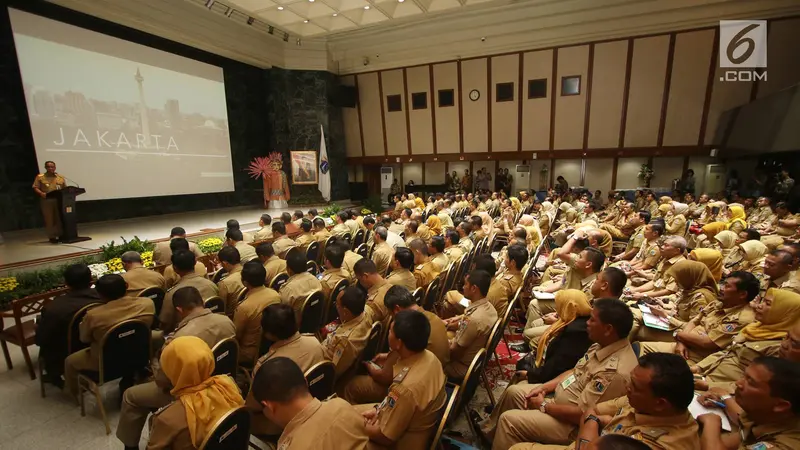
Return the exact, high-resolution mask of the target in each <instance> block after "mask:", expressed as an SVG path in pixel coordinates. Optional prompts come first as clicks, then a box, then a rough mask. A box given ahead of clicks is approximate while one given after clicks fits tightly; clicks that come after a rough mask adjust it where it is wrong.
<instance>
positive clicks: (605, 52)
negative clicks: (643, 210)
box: [588, 41, 628, 186]
mask: <svg viewBox="0 0 800 450" xmlns="http://www.w3.org/2000/svg"><path fill="white" fill-rule="evenodd" d="M627 56H628V41H614V42H608V43H605V44H597V45H595V47H594V67H593V69H592V70H593V73H592V108H591V111H589V146H588V147H589V148H611V147H616V146H617V145H618V143H619V123H620V120H621V118H622V98H623V95H624V92H625V62H626V59H627ZM609 186H610V184H609Z"/></svg>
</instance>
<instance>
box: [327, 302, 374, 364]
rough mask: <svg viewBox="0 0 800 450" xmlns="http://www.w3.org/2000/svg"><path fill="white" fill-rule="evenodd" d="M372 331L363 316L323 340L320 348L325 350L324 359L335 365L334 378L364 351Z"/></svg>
mask: <svg viewBox="0 0 800 450" xmlns="http://www.w3.org/2000/svg"><path fill="white" fill-rule="evenodd" d="M371 329H372V326H371V324H370V323H369V319H368V318H365V317H364V314H361V315H360V316H358V317H356V318H354V319H352V320H350V321H349V322H345V323H343V324H341V325H339V326H338V327H336V329H335V330H333V331H332V332H331V333H329V334H328V336H327V337H326V338H325V341H324V342H323V343H322V346H323V347H324V349H325V359H327V360H329V361H332V362H333V364H335V365H336V377H337V378H338V377H340V376H342V375H343V374H344V373H345V372H347V371H348V370H349V369H350V368H351V367H353V364H354V363H355V362H356V360H357V359H358V356H359V355H360V354H361V352H362V351H364V347H366V345H367V338H368V337H369V332H370V330H371Z"/></svg>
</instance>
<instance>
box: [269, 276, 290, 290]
mask: <svg viewBox="0 0 800 450" xmlns="http://www.w3.org/2000/svg"><path fill="white" fill-rule="evenodd" d="M288 279H289V274H288V273H286V272H281V273H279V274H277V275H275V276H274V277H272V280H270V282H269V287H270V288H272V289H274V290H275V291H280V290H281V286H283V285H284V283H286V281H287V280H288Z"/></svg>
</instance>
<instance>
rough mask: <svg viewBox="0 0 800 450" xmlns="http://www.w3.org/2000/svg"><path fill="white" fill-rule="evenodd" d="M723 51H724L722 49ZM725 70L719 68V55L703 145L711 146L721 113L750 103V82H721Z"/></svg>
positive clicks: (751, 87) (751, 84) (751, 86)
mask: <svg viewBox="0 0 800 450" xmlns="http://www.w3.org/2000/svg"><path fill="white" fill-rule="evenodd" d="M723 51H724V49H723ZM724 71H725V69H722V68H720V67H719V55H717V61H716V63H715V69H714V85H713V89H712V90H711V103H710V104H709V108H708V119H707V122H706V132H705V136H704V137H703V144H705V145H711V144H712V143H713V142H714V135H715V133H716V132H717V127H718V125H719V119H720V115H722V113H723V112H725V111H727V110H729V109H731V108H735V107H737V106H741V105H744V104H745V103H748V102H749V101H750V92H751V91H752V90H753V83H752V82H750V81H735V82H731V81H723V80H721V78H722V76H723V73H724Z"/></svg>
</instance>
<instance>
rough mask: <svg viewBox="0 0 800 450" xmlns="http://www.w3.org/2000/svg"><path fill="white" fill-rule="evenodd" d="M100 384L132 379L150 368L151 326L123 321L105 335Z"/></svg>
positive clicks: (133, 320) (101, 345)
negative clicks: (138, 372) (118, 379)
mask: <svg viewBox="0 0 800 450" xmlns="http://www.w3.org/2000/svg"><path fill="white" fill-rule="evenodd" d="M100 348H101V349H102V351H101V356H100V379H99V381H100V384H103V383H105V382H107V381H110V380H116V379H117V378H121V377H123V376H125V375H133V374H134V373H136V372H137V371H138V370H140V369H144V368H146V367H147V366H149V365H150V326H149V325H147V324H146V323H144V322H142V321H141V320H138V319H132V320H125V321H123V322H120V323H118V324H116V325H114V327H113V328H111V329H110V330H108V332H106V334H105V336H103V340H102V341H101V343H100Z"/></svg>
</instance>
